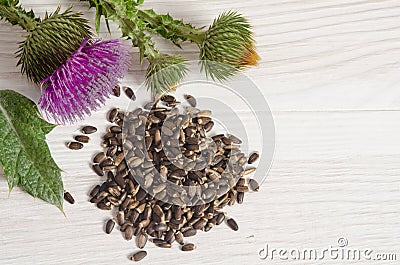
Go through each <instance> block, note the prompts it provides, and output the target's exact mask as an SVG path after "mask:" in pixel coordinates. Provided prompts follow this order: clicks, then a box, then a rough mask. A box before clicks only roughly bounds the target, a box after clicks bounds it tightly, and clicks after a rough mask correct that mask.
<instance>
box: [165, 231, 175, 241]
mask: <svg viewBox="0 0 400 265" xmlns="http://www.w3.org/2000/svg"><path fill="white" fill-rule="evenodd" d="M164 240H165V241H166V242H167V243H169V244H172V243H173V242H174V241H175V232H174V230H172V229H170V230H168V231H167V232H166V233H165V237H164Z"/></svg>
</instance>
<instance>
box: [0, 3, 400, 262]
mask: <svg viewBox="0 0 400 265" xmlns="http://www.w3.org/2000/svg"><path fill="white" fill-rule="evenodd" d="M21 2H22V3H23V4H24V6H26V7H29V8H30V7H32V8H34V9H35V10H37V11H38V12H39V13H40V14H43V13H44V12H45V10H49V11H51V10H54V9H55V8H56V6H57V5H59V4H61V5H62V6H63V7H67V6H69V5H70V4H74V9H75V10H80V11H83V12H87V13H86V16H87V17H88V18H89V19H91V20H93V15H94V13H93V11H91V10H89V11H88V5H87V4H86V3H83V2H79V1H54V0H48V1H44V0H31V1H29V0H24V1H21ZM146 7H154V8H155V9H156V10H157V11H159V12H170V13H171V14H172V15H174V16H176V17H177V18H183V19H185V20H187V21H192V22H193V23H194V24H196V25H207V24H209V23H210V22H211V21H212V19H213V18H214V17H215V16H216V15H218V14H219V13H220V12H222V11H225V10H228V9H231V8H232V9H235V10H239V11H240V12H242V13H244V14H246V15H247V16H248V17H249V18H250V20H251V21H252V23H253V24H254V28H255V32H256V39H257V46H258V52H259V53H260V55H261V57H262V59H263V60H262V61H261V63H260V65H259V66H258V67H256V68H253V69H249V70H248V71H247V72H246V74H247V75H248V76H249V77H250V78H251V79H252V80H253V81H254V82H255V83H256V84H257V85H258V86H259V88H260V90H261V91H262V93H263V94H264V96H265V98H266V99H267V101H268V103H269V105H270V107H271V110H272V112H273V116H274V120H275V127H276V128H275V129H276V154H275V159H274V163H273V165H272V168H271V171H270V173H269V175H268V177H267V179H266V181H265V182H264V183H263V185H262V188H261V191H260V192H259V193H252V194H249V195H248V196H247V197H246V198H245V204H243V205H241V206H235V207H232V208H229V209H228V213H229V215H230V216H232V217H234V218H235V219H236V220H237V221H238V223H239V226H240V230H239V231H238V232H232V231H230V230H229V229H228V228H227V227H226V226H221V227H217V228H215V229H213V230H212V231H211V232H209V233H207V234H205V233H200V234H199V235H198V236H196V237H194V238H191V241H192V242H194V243H196V244H197V245H198V249H197V250H196V251H195V252H193V253H182V252H181V251H180V250H178V249H177V247H175V248H173V249H172V250H165V249H156V248H154V247H152V246H149V247H146V249H147V250H148V251H149V256H148V257H147V258H146V261H145V262H148V264H246V265H247V264H249V265H250V264H353V263H354V262H352V261H342V260H340V261H338V260H330V259H325V260H322V261H311V262H310V261H293V260H289V261H283V260H274V261H268V260H261V259H260V258H259V257H258V255H257V252H258V250H259V249H260V248H262V247H264V245H265V244H267V243H268V244H269V245H270V247H275V248H279V247H282V248H287V249H290V248H318V249H322V248H326V247H328V246H329V245H334V246H335V245H337V240H338V238H340V237H345V238H346V239H347V240H348V242H349V246H351V247H354V248H371V249H373V250H374V251H375V252H383V253H397V259H400V252H399V247H398V245H399V243H400V228H399V227H400V226H399V202H400V190H399V189H400V185H399V184H400V179H399V176H398V175H399V172H400V166H399V165H400V148H399V147H400V124H399V120H400V112H399V110H400V109H399V106H400V104H399V103H400V87H399V86H400V84H399V83H400V77H399V66H400V59H399V58H400V48H399V47H400V29H399V25H400V3H399V1H396V0H392V1H390V0H388V1H386V0H381V1H372V0H359V1H348V0H347V1H345V0H336V1H333V0H327V1H314V0H313V1H311V0H309V1H301V0H287V1H275V0H274V1H259V0H251V1H227V0H223V1H208V0H207V1H206V0H200V1H193V0H190V1H183V0H177V1H168V0H158V1H151V0H148V1H146ZM103 29H104V28H103ZM22 36H23V32H22V31H20V30H18V28H16V27H11V26H9V25H7V24H5V23H4V22H1V24H0V89H6V88H11V89H15V90H17V91H19V92H21V93H23V94H25V95H27V96H29V97H30V98H32V99H34V100H36V99H38V97H39V93H40V92H39V89H38V88H37V87H35V86H34V85H32V84H29V83H28V82H27V80H26V79H25V77H22V76H21V75H20V73H19V69H17V68H15V67H14V65H15V64H16V59H15V58H14V56H13V53H14V51H15V50H16V46H15V43H16V42H18V41H20V40H22ZM101 36H103V37H106V38H109V37H110V36H109V35H108V34H106V33H105V32H104V31H103V32H102V33H101ZM112 36H113V37H118V30H117V29H116V28H115V26H113V34H112ZM160 49H161V50H163V51H166V52H173V53H178V52H179V53H182V54H183V55H185V56H187V57H189V58H191V59H195V58H196V57H197V48H196V47H195V46H194V45H185V46H184V50H183V51H180V50H178V49H176V48H173V47H171V46H170V45H168V43H167V42H161V45H160ZM132 55H133V56H134V63H133V65H132V67H131V69H130V74H129V76H127V77H126V79H125V80H124V81H123V83H124V84H128V85H131V86H132V87H134V88H137V87H139V85H140V84H141V82H142V81H143V77H144V69H146V65H139V64H138V56H137V51H136V50H135V49H133V50H132ZM204 93H205V92H204V91H199V92H198V94H197V95H198V96H204ZM143 94H144V93H143ZM219 96H221V97H223V96H224V95H223V94H222V92H221V95H219ZM120 100H122V99H112V100H110V101H109V102H108V104H107V106H106V107H104V108H103V109H102V110H100V111H99V112H97V113H96V114H94V115H93V116H92V117H90V118H88V119H87V120H85V121H84V122H81V123H80V124H95V125H96V126H98V127H99V131H103V130H104V129H105V128H106V125H107V124H106V123H104V118H105V113H106V111H107V110H108V109H109V108H110V107H111V106H116V105H120V104H125V103H122V102H121V101H120ZM142 101H143V102H144V97H143V98H142ZM225 103H226V104H229V100H227V101H226V102H225ZM137 104H141V102H140V101H138V102H137ZM238 111H239V112H241V115H242V117H243V119H244V120H246V119H251V113H249V112H246V111H245V110H244V109H238ZM247 117H248V118H247ZM226 122H227V123H229V116H228V117H227V119H226ZM80 124H78V125H75V126H65V127H59V128H56V129H55V130H54V131H53V132H52V133H51V134H49V135H48V137H47V138H48V143H49V146H50V148H51V151H52V154H53V156H54V158H55V159H56V161H57V163H58V164H59V165H60V167H61V168H62V169H63V170H64V173H63V179H64V182H65V186H66V188H67V189H68V190H69V191H71V193H73V194H74V196H75V199H76V200H77V203H76V204H75V205H72V206H71V205H65V208H66V209H65V211H66V214H67V217H66V218H65V217H64V216H63V215H62V214H60V212H59V211H58V210H57V209H56V208H55V207H51V206H49V205H46V204H45V203H43V202H41V201H38V200H33V199H32V198H31V197H29V196H28V195H26V194H25V193H23V192H21V191H20V190H18V189H15V190H14V191H13V192H12V193H11V195H10V196H9V194H8V190H7V183H6V181H5V178H4V177H0V206H1V207H0V215H1V216H2V218H1V221H0V264H7V265H8V264H111V263H115V264H129V263H130V261H129V260H127V256H128V255H129V254H131V253H133V252H134V251H135V250H136V248H135V244H134V242H125V241H124V240H123V239H122V236H121V234H120V233H118V232H115V233H113V234H111V235H106V234H105V233H104V232H103V225H104V220H105V219H107V218H109V217H110V216H111V214H110V213H108V212H103V211H100V210H98V209H96V208H95V207H94V206H93V205H91V204H90V203H89V202H88V201H87V200H88V196H87V194H88V191H89V189H90V188H91V187H92V186H94V185H96V184H98V183H99V182H100V181H101V179H99V178H98V177H97V176H95V174H94V173H93V172H92V171H91V170H90V168H89V163H90V158H91V156H92V155H93V154H94V153H95V152H96V151H97V150H99V141H100V140H99V137H100V135H101V134H100V133H98V134H96V135H95V137H94V139H93V141H92V142H91V143H90V144H89V145H87V146H86V147H85V149H84V150H82V151H79V152H72V151H69V150H67V149H66V148H65V147H64V142H65V141H68V140H69V139H71V136H72V135H74V134H75V133H76V129H77V128H78V126H79V125H80ZM252 126H253V125H250V128H249V138H250V139H256V140H255V141H254V142H252V143H251V146H250V147H251V148H253V149H259V148H260V147H261V146H262V144H263V142H262V141H260V140H257V139H258V138H257V134H256V129H255V127H254V130H252V128H253V127H252ZM232 130H233V131H235V130H238V129H237V128H236V127H235V125H234V124H233V125H232ZM357 264H378V262H377V261H361V262H359V263H357ZM379 264H397V263H396V262H395V261H394V262H389V261H386V262H380V263H379Z"/></svg>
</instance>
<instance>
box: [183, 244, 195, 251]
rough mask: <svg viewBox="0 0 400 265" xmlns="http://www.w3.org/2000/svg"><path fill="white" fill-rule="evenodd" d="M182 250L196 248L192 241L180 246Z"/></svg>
mask: <svg viewBox="0 0 400 265" xmlns="http://www.w3.org/2000/svg"><path fill="white" fill-rule="evenodd" d="M181 249H182V251H192V250H195V249H196V246H195V245H194V244H192V243H188V244H185V245H183V246H182V248H181Z"/></svg>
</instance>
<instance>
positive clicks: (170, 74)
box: [146, 54, 187, 95]
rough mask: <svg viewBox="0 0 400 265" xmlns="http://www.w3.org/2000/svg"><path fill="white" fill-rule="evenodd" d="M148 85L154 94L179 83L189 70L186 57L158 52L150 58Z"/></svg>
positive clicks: (147, 76) (147, 72)
mask: <svg viewBox="0 0 400 265" xmlns="http://www.w3.org/2000/svg"><path fill="white" fill-rule="evenodd" d="M149 62H150V64H149V66H148V68H147V71H146V85H147V88H148V89H150V90H151V92H152V94H153V95H155V94H163V93H166V92H168V91H170V90H171V89H173V87H175V86H176V85H178V84H179V82H180V81H181V80H182V79H183V78H184V76H185V75H186V72H187V64H186V59H185V58H183V57H182V56H179V55H169V54H158V55H157V57H154V58H149Z"/></svg>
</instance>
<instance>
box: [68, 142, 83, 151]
mask: <svg viewBox="0 0 400 265" xmlns="http://www.w3.org/2000/svg"><path fill="white" fill-rule="evenodd" d="M67 147H68V148H69V149H71V150H79V149H82V148H83V144H81V143H79V142H68V143H67Z"/></svg>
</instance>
